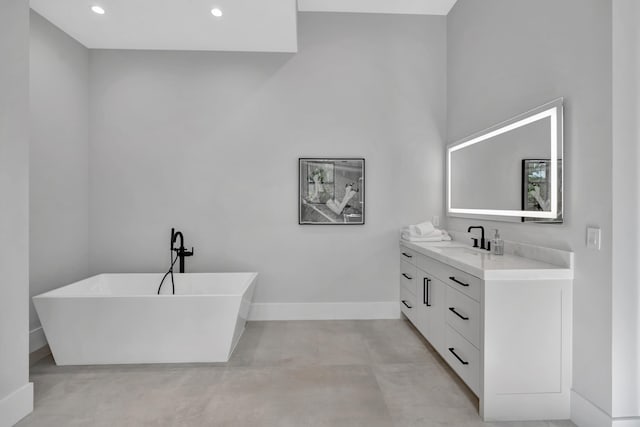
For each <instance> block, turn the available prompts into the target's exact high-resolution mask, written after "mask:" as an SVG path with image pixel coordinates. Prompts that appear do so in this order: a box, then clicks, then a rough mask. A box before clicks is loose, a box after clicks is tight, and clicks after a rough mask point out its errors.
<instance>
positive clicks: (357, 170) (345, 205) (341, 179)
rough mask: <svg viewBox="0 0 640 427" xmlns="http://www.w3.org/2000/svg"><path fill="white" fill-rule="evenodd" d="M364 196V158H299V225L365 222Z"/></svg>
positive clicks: (358, 223)
mask: <svg viewBox="0 0 640 427" xmlns="http://www.w3.org/2000/svg"><path fill="white" fill-rule="evenodd" d="M364 198H365V159H364V158H362V157H300V158H298V224H299V225H364V221H365V200H364Z"/></svg>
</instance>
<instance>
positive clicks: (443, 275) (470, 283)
mask: <svg viewBox="0 0 640 427" xmlns="http://www.w3.org/2000/svg"><path fill="white" fill-rule="evenodd" d="M418 268H420V269H421V270H424V271H426V272H428V273H431V274H433V275H434V276H436V277H437V278H438V279H440V280H442V281H443V282H444V283H446V284H447V285H449V286H451V287H452V288H454V289H457V290H459V291H460V292H462V293H463V294H466V295H468V296H470V297H471V298H473V299H474V300H476V301H480V285H481V283H482V279H479V278H477V277H476V276H472V275H471V274H469V273H465V272H464V271H462V270H458V269H457V268H454V267H451V266H449V265H446V264H443V263H441V262H440V261H436V260H434V259H432V258H429V257H426V256H425V257H422V256H421V257H419V258H418Z"/></svg>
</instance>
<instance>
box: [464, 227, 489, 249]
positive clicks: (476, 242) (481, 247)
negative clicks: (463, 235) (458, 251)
mask: <svg viewBox="0 0 640 427" xmlns="http://www.w3.org/2000/svg"><path fill="white" fill-rule="evenodd" d="M473 229H480V231H481V233H482V234H481V235H480V249H486V250H488V251H490V250H491V242H489V241H488V240H485V238H484V227H483V226H481V225H473V226H471V227H469V228H468V229H467V233H471V230H473ZM471 240H473V247H474V248H477V247H478V239H477V238H473V237H472V238H471ZM485 243H486V246H485Z"/></svg>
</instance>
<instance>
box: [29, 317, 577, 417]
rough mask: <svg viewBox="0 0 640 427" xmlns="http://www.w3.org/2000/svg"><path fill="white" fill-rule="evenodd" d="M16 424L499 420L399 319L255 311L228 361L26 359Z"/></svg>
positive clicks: (412, 330) (417, 335) (411, 329)
mask: <svg viewBox="0 0 640 427" xmlns="http://www.w3.org/2000/svg"><path fill="white" fill-rule="evenodd" d="M31 381H33V382H34V385H35V411H34V412H33V413H32V414H31V415H29V416H28V417H26V418H25V419H24V420H22V421H21V422H20V423H19V424H18V426H19V427H26V426H47V427H56V426H64V427H67V426H110V427H111V426H136V427H137V426H239V427H243V426H251V427H253V426H256V427H257V426H283V427H288V426H291V427H303V426H345V427H358V426H363V427H364V426H366V427H375V426H381V427H382V426H424V427H436V426H438V427H442V426H456V427H457V426H460V427H472V426H473V427H475V426H478V427H480V426H501V427H569V426H573V424H572V423H570V422H569V421H559V422H558V421H556V422H527V423H483V422H482V421H481V420H480V417H479V416H478V413H477V400H476V399H475V397H474V396H473V395H472V394H471V393H470V391H469V390H468V389H467V388H466V387H465V386H464V385H463V384H462V383H461V382H460V380H459V379H457V377H456V376H455V374H453V372H452V371H451V370H450V369H449V368H448V367H447V366H446V365H445V364H444V362H443V361H442V360H441V359H440V357H439V356H437V355H436V354H435V352H434V350H433V349H432V348H431V347H430V346H429V345H428V344H426V342H425V341H424V340H423V339H422V338H421V336H420V335H419V334H418V332H417V331H415V329H414V328H413V327H412V326H411V325H410V324H409V323H408V322H406V321H404V320H373V321H370V320H354V321H292V322H250V323H248V324H247V329H246V331H245V332H244V335H243V337H242V339H241V340H240V342H239V344H238V347H237V348H236V350H235V352H234V354H233V356H232V358H231V360H230V361H229V362H228V363H224V364H205V365H203V364H189V365H115V366H78V367H58V366H55V364H54V362H53V359H52V358H51V356H49V357H47V358H45V359H43V360H41V361H40V362H38V363H36V364H35V365H34V366H33V367H32V368H31Z"/></svg>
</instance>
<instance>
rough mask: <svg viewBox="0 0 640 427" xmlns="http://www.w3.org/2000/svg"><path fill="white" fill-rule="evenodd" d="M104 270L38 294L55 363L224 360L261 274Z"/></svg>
mask: <svg viewBox="0 0 640 427" xmlns="http://www.w3.org/2000/svg"><path fill="white" fill-rule="evenodd" d="M162 276H163V274H101V275H98V276H93V277H90V278H88V279H85V280H82V281H80V282H76V283H73V284H71V285H67V286H63V287H61V288H58V289H55V290H53V291H50V292H47V293H44V294H41V295H38V296H35V297H33V302H34V304H35V307H36V311H37V312H38V316H39V317H40V321H41V323H42V328H43V329H44V333H45V335H46V337H47V340H48V342H49V346H50V347H51V352H52V353H53V357H54V359H55V361H56V364H58V365H96V364H117V363H187V362H196V363H197V362H202V363H205V362H226V361H228V360H229V357H230V356H231V353H232V351H233V349H234V348H235V345H236V344H237V343H238V340H239V339H240V336H241V335H242V332H243V331H244V326H245V323H246V321H247V317H248V315H249V309H250V307H251V300H252V298H253V291H254V289H255V285H256V283H257V277H258V274H257V273H186V274H175V275H174V277H175V285H176V294H175V295H171V280H170V278H169V277H167V279H165V282H164V285H163V287H162V293H161V295H157V294H156V292H157V290H158V285H159V284H160V280H161V279H162Z"/></svg>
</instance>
